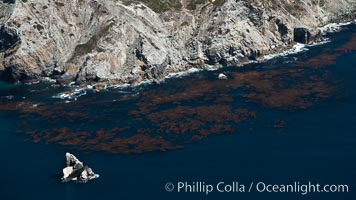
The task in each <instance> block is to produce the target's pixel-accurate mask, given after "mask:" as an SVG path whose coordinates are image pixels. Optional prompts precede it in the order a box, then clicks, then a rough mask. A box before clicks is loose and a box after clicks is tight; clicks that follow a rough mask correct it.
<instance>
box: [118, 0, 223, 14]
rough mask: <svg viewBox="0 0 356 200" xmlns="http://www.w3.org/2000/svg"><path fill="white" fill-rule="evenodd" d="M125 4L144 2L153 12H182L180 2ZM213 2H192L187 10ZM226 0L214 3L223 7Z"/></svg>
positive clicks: (153, 0)
mask: <svg viewBox="0 0 356 200" xmlns="http://www.w3.org/2000/svg"><path fill="white" fill-rule="evenodd" d="M124 2H125V3H126V4H127V5H129V4H131V3H135V2H136V3H137V2H142V3H144V4H145V5H147V6H148V7H150V8H151V9H152V10H153V11H155V12H157V13H161V12H164V11H167V10H181V9H182V4H181V3H180V0H124ZM207 2H211V0H190V1H189V3H188V4H187V9H189V10H194V9H195V8H196V6H197V5H198V4H204V3H207ZM224 2H225V0H215V1H214V2H212V3H213V4H214V5H215V6H221V5H222V4H224Z"/></svg>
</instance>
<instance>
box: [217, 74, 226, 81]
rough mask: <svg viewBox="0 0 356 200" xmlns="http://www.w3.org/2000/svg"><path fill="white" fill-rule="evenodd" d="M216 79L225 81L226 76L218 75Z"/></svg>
mask: <svg viewBox="0 0 356 200" xmlns="http://www.w3.org/2000/svg"><path fill="white" fill-rule="evenodd" d="M218 79H220V80H227V79H228V78H227V76H226V75H225V74H219V76H218Z"/></svg>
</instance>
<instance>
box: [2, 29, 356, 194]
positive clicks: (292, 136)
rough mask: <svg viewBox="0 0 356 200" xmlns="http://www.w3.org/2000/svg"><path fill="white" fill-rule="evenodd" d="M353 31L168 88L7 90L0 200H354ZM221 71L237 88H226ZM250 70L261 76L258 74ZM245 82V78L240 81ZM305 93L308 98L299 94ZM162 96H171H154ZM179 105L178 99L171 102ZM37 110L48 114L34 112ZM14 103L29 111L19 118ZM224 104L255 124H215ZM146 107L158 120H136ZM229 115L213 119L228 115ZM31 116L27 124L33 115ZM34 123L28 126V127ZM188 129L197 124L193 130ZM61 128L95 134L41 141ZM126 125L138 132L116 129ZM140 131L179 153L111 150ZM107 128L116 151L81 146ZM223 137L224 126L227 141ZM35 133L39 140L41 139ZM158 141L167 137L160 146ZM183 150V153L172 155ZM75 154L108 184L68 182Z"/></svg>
mask: <svg viewBox="0 0 356 200" xmlns="http://www.w3.org/2000/svg"><path fill="white" fill-rule="evenodd" d="M355 30H356V25H355V24H353V25H350V26H348V27H345V28H344V30H343V31H342V32H339V33H334V34H332V35H330V36H329V37H330V39H331V42H330V43H327V44H324V45H320V46H314V47H308V48H309V51H306V52H303V53H300V54H297V55H290V56H287V57H283V58H277V59H274V60H271V61H268V62H265V63H259V64H251V65H248V66H246V67H244V68H223V69H220V70H218V71H203V72H198V73H194V74H191V75H189V76H185V77H181V78H173V79H168V80H167V81H166V82H165V83H163V84H160V85H144V86H140V87H136V88H126V89H111V90H108V91H102V92H100V93H91V92H89V94H87V95H85V96H82V97H79V98H78V100H77V101H74V102H70V103H65V102H64V101H63V100H58V99H53V98H52V96H53V95H56V94H58V93H59V92H62V91H63V89H60V88H53V87H51V86H49V85H48V84H39V85H30V86H28V85H27V86H26V85H8V84H5V83H0V96H1V99H0V103H1V105H2V109H0V152H1V153H0V159H1V162H0V171H1V172H2V175H1V178H2V180H1V181H0V199H37V200H42V199H53V200H57V199H58V200H66V199H205V198H208V199H324V200H325V199H338V200H342V199H355V195H356V191H355V190H356V189H355V187H356V182H355V180H356V136H355V133H356V126H355V125H356V91H355V88H356V78H355V77H356V64H355V63H356V62H355V61H356V51H355V46H354V45H355V42H354V37H355ZM313 59H314V60H313ZM319 65H320V66H319ZM221 72H224V73H225V74H227V75H228V77H229V78H230V80H228V81H226V82H223V81H221V80H216V77H217V75H218V74H219V73H221ZM251 72H253V73H256V74H255V75H253V76H250V75H248V74H249V73H251ZM240 74H246V76H243V78H242V80H240V81H237V80H238V79H239V77H240ZM256 83H259V84H256ZM239 84H241V86H239ZM245 86H246V87H245ZM266 86H268V87H267V88H266ZM206 87H208V89H207V88H206ZM270 87H272V89H271V88H270ZM201 91H204V92H202V93H201ZM183 93H186V94H183ZM295 93H298V95H299V94H305V95H301V96H298V95H290V94H295ZM246 94H249V95H246ZM10 95H12V96H14V97H13V98H12V99H11V100H9V99H8V98H7V97H6V96H10ZM160 95H161V96H162V97H164V98H162V99H155V97H157V96H160ZM171 96H173V97H174V98H173V100H172V99H169V98H170V97H171ZM182 96H183V97H182ZM290 96H292V97H290ZM23 97H26V98H23ZM221 97H229V98H230V99H232V100H223V99H221ZM167 99H168V100H167ZM281 99H282V100H281ZM157 102H158V103H157ZM27 103H28V104H29V105H27ZM33 104H39V108H43V109H41V110H36V109H35V110H30V111H29V109H30V107H31V106H32V105H33ZM14 105H17V106H18V107H19V109H13V107H14ZM19 105H25V106H23V107H21V106H19ZM145 105H149V108H146V107H145ZM214 105H221V106H228V107H229V108H232V109H237V108H246V109H248V110H249V111H253V112H255V113H256V118H254V117H248V118H247V119H246V120H243V121H242V122H236V121H231V120H229V119H225V118H229V116H228V117H226V116H222V117H219V115H218V113H216V115H217V116H218V117H217V118H213V119H212V120H209V118H210V117H212V115H215V114H212V113H211V112H210V111H211V110H212V109H214V107H209V106H214ZM184 106H189V107H194V108H196V107H200V108H206V107H207V108H208V109H207V110H208V111H206V110H205V109H203V111H201V112H203V113H205V112H207V114H202V116H203V117H202V116H200V115H199V113H200V111H199V112H195V111H194V112H193V111H191V110H189V109H188V110H187V109H186V107H184ZM204 106H205V107H204ZM139 107H143V108H144V109H147V110H148V111H147V112H145V111H143V110H144V109H143V110H141V111H139V112H138V114H132V113H131V114H130V111H132V110H139V109H138V108H139ZM177 107H184V108H185V109H183V110H179V111H180V112H183V116H184V117H186V116H188V117H187V118H184V117H182V116H181V115H179V116H178V118H176V117H177V116H176V115H177V113H179V112H178V111H177V110H176V109H174V108H177ZM10 108H11V109H10ZM170 109H172V110H170ZM221 109H222V108H221V107H219V108H216V110H214V111H217V112H219V111H225V110H221ZM167 110H169V112H168V111H167ZM209 110H210V111H209ZM49 111H51V112H49ZM60 111H63V112H60ZM164 111H167V112H164ZM47 112H48V113H49V114H48V113H47ZM152 112H154V113H158V115H159V116H164V118H165V119H166V121H168V122H169V124H168V125H167V126H163V125H162V124H164V121H163V122H162V121H159V120H160V118H158V119H157V116H156V118H153V116H150V113H152ZM192 112H193V113H192ZM24 113H25V114H27V115H25V116H23V115H24ZM43 113H45V114H43ZM46 113H47V114H46ZM73 113H75V114H78V113H79V114H81V115H73ZM167 113H168V114H167ZM172 113H173V114H172ZM77 116H79V117H77ZM222 118H224V119H222ZM175 119H178V120H181V119H184V120H190V121H191V120H195V119H198V120H199V121H201V122H203V125H201V127H200V128H201V129H207V130H212V129H209V128H210V127H211V126H212V125H213V124H214V123H215V122H214V120H215V121H216V120H221V121H219V123H221V124H223V126H224V128H226V127H231V130H233V131H232V132H231V131H226V133H225V131H224V133H222V134H211V135H208V136H207V137H205V138H203V139H202V140H191V139H190V138H191V136H194V135H199V134H198V133H197V130H195V129H193V130H191V131H187V132H185V133H184V134H182V133H179V131H178V132H175V131H174V130H173V129H172V130H171V129H169V128H170V127H172V126H175V125H176V124H177V123H176V122H174V120H175ZM150 120H152V121H150ZM24 121H25V122H26V125H23V126H21V125H19V124H21V122H24ZM157 121H158V122H157ZM280 121H282V122H281V123H280ZM178 124H179V121H178ZM182 124H183V125H184V127H190V128H191V127H192V126H191V124H189V122H182ZM280 124H282V125H281V126H280V127H278V125H280ZM194 126H199V125H197V123H196V124H194ZM194 126H193V127H194ZM54 127H55V128H60V127H69V128H71V129H72V130H73V131H72V132H70V131H69V132H65V133H64V135H70V134H78V132H80V131H85V132H87V133H88V134H89V136H88V138H87V137H85V138H80V139H79V142H78V143H75V145H70V144H67V143H62V144H61V143H60V142H61V141H64V140H65V139H61V140H55V141H54V140H53V138H55V136H56V135H53V136H52V135H51V136H50V137H48V138H45V137H44V136H43V135H44V133H45V131H46V130H49V132H53V130H54V129H53V128H54ZM117 127H128V128H127V129H124V130H117V129H114V128H117ZM162 127H163V130H167V129H169V131H168V133H166V134H164V133H163V132H160V131H159V130H158V128H162ZM167 127H168V128H167ZM140 128H143V129H144V131H146V132H145V133H143V134H139V135H145V136H149V137H151V138H155V137H156V136H157V135H160V136H161V137H163V139H164V141H169V142H170V145H167V146H165V144H166V143H163V142H162V143H160V142H159V144H158V145H156V146H154V147H151V146H150V145H147V144H146V146H144V147H140V148H139V147H137V144H136V143H135V144H134V145H133V144H132V143H130V144H131V145H127V146H124V147H121V146H120V145H121V143H122V142H123V141H121V140H120V141H118V142H116V143H115V144H113V143H110V142H112V141H113V140H114V139H115V138H128V137H130V136H132V135H135V134H136V131H137V132H138V131H139V129H140ZM100 129H108V130H112V129H114V130H115V131H114V132H115V136H113V137H112V138H110V139H108V140H105V142H107V143H105V142H104V144H106V146H108V145H112V146H111V148H110V149H107V148H106V147H99V145H98V144H95V145H93V146H94V147H95V148H94V147H93V148H92V149H90V148H88V147H87V146H84V145H82V144H83V143H85V142H86V141H87V140H89V139H91V138H92V137H95V136H94V135H95V131H96V130H100ZM221 130H224V129H223V128H222V129H218V132H219V131H221ZM229 130H230V129H229ZM19 131H21V133H22V134H19V133H20V132H19ZM31 131H34V132H35V133H34V134H32V136H31V134H30V132H31ZM170 131H171V132H174V133H170ZM147 132H149V133H147ZM58 134H60V133H58ZM105 134H108V133H105ZM34 135H37V136H39V138H40V139H39V141H35V139H34V138H33V137H34ZM78 137H79V136H78ZM70 138H72V137H70ZM51 139H52V140H51ZM156 141H161V140H158V139H157V140H154V141H153V142H156ZM151 142H152V141H151ZM123 143H124V142H123ZM148 143H150V141H148ZM104 146H105V145H104ZM177 146H179V147H183V148H174V147H177ZM171 147H172V148H171ZM170 149H171V150H170ZM67 151H70V152H72V153H73V154H75V155H76V156H77V157H78V158H80V160H82V161H84V162H85V164H88V165H89V166H90V167H92V168H93V169H94V171H95V172H97V173H99V174H100V175H101V177H100V178H99V179H97V180H94V181H92V182H90V183H88V184H76V183H70V184H62V183H61V182H60V172H61V169H62V167H63V166H64V154H65V152H67ZM178 181H183V182H184V181H188V182H193V181H204V182H205V183H211V184H215V183H218V182H220V181H224V182H226V183H229V182H232V181H238V182H239V183H241V184H245V185H249V183H250V182H252V181H253V182H255V183H257V182H259V181H263V182H265V183H271V184H290V183H293V182H294V181H299V182H302V183H307V182H308V181H311V182H313V183H320V184H348V185H349V192H348V193H327V194H326V193H312V194H307V195H305V196H302V195H301V194H299V193H258V192H252V193H217V192H213V193H211V194H209V195H205V194H204V193H178V192H177V191H173V192H166V191H165V189H164V186H165V184H166V183H167V182H173V183H176V182H178Z"/></svg>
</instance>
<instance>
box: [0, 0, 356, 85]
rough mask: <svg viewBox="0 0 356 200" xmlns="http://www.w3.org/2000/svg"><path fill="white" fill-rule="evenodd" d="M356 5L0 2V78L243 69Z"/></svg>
mask: <svg viewBox="0 0 356 200" xmlns="http://www.w3.org/2000/svg"><path fill="white" fill-rule="evenodd" d="M355 6H356V1H355V0H210V1H209V0H180V1H179V0H137V1H135V0H123V1H118V0H63V1H58V0H36V1H35V0H16V1H15V0H0V80H4V81H8V82H17V81H21V82H31V81H35V80H39V79H41V78H42V77H51V78H54V79H56V80H57V81H58V82H59V83H68V82H72V81H75V82H77V83H78V84H80V83H84V82H88V81H89V82H90V81H95V82H97V81H100V82H101V81H104V82H113V83H138V82H141V81H143V80H147V79H150V80H158V81H159V80H161V79H162V78H163V77H164V76H165V75H167V74H169V73H171V72H179V71H184V70H187V69H189V68H192V67H200V68H204V67H206V64H210V65H213V64H217V63H219V64H222V65H227V66H236V65H241V64H243V63H245V62H247V61H249V60H251V59H252V60H253V59H257V58H258V57H259V56H262V55H264V54H268V53H273V52H278V51H281V50H283V49H285V48H288V47H290V46H291V45H292V44H293V43H294V41H298V42H310V41H312V40H313V39H317V38H318V32H317V31H316V30H317V29H316V28H317V27H320V26H322V25H325V24H327V23H329V22H333V21H339V20H347V19H354V17H355Z"/></svg>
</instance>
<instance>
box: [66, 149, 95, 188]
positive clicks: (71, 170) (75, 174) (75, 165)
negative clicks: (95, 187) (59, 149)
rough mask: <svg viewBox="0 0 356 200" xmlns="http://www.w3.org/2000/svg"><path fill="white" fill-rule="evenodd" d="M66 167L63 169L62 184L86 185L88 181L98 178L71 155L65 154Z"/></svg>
mask: <svg viewBox="0 0 356 200" xmlns="http://www.w3.org/2000/svg"><path fill="white" fill-rule="evenodd" d="M66 164H67V167H65V168H64V169H63V177H62V182H63V183H66V182H69V181H77V182H79V183H87V182H88V181H90V180H93V179H96V178H99V175H98V174H95V173H94V172H93V170H92V169H91V168H89V167H88V166H84V165H83V163H82V162H81V161H80V160H78V159H77V158H76V157H75V156H74V155H73V154H70V153H66Z"/></svg>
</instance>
